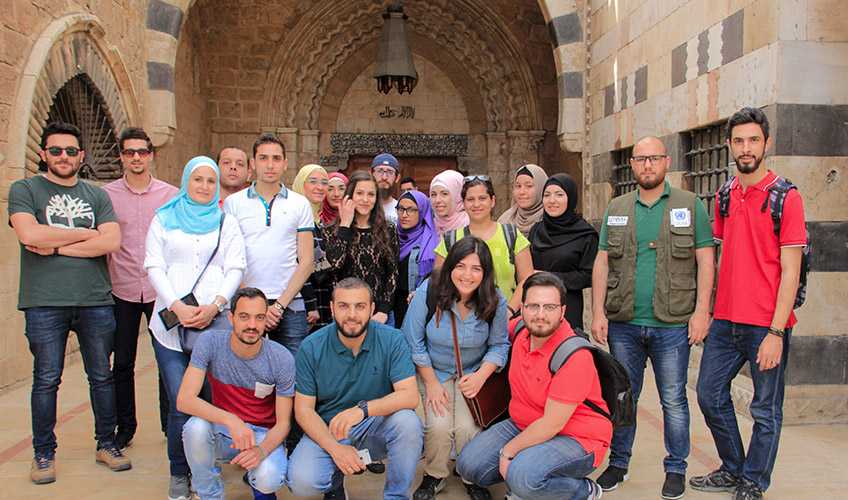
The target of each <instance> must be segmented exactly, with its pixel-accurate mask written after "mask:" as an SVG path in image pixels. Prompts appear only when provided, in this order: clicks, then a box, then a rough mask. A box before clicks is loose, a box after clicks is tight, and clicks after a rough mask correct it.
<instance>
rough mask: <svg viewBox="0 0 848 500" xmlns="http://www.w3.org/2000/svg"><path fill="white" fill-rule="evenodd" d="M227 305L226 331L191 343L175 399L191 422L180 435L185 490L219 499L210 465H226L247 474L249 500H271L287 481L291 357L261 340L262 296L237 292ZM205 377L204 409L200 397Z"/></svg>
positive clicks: (251, 291) (264, 310) (221, 491)
mask: <svg viewBox="0 0 848 500" xmlns="http://www.w3.org/2000/svg"><path fill="white" fill-rule="evenodd" d="M230 304H232V308H231V309H230V312H229V313H227V314H228V316H229V318H230V322H231V323H232V325H233V331H232V332H230V333H227V332H211V333H207V334H204V335H201V336H200V338H198V339H197V343H196V344H195V345H194V350H193V351H192V354H191V363H189V366H188V369H187V370H186V372H185V375H183V382H182V385H181V386H180V392H179V395H178V396H177V408H178V409H179V410H180V411H181V412H184V413H186V414H188V415H193V416H192V417H191V418H190V419H189V420H188V422H186V424H185V427H184V428H183V445H184V446H185V452H186V459H187V460H188V465H189V467H190V468H191V476H192V478H191V484H192V486H193V487H194V489H195V490H196V491H197V495H198V497H199V498H224V485H223V483H222V482H221V479H220V478H219V477H218V474H217V471H216V470H215V463H216V462H225V463H231V464H236V465H239V466H241V467H244V468H245V469H247V471H248V479H249V483H250V486H251V487H252V488H253V496H254V498H255V499H257V500H258V499H263V500H273V499H274V498H276V497H275V496H274V492H275V491H277V490H278V489H280V488H281V487H282V486H283V478H285V476H286V466H287V460H286V448H285V446H283V444H284V443H285V440H286V436H287V435H288V433H289V429H290V428H291V414H292V398H293V397H294V382H295V367H294V358H292V355H291V353H289V351H288V350H286V349H285V348H284V347H283V346H281V345H280V344H278V343H276V342H271V341H265V340H264V339H263V338H262V334H263V333H264V332H265V315H266V313H267V308H268V302H267V299H266V298H265V294H263V293H262V291H261V290H259V289H258V288H242V289H240V290H238V291H237V292H236V293H235V295H233V298H232V300H231V301H230ZM207 378H208V379H209V385H210V386H211V388H212V403H211V404H210V403H207V402H206V401H204V400H203V399H202V398H201V397H200V395H199V394H200V389H201V388H202V387H203V382H204V380H206V379H207Z"/></svg>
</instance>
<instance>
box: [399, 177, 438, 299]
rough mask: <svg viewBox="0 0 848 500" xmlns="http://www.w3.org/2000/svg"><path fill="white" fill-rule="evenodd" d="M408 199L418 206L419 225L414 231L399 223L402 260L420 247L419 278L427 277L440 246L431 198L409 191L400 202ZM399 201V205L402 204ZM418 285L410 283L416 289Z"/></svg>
mask: <svg viewBox="0 0 848 500" xmlns="http://www.w3.org/2000/svg"><path fill="white" fill-rule="evenodd" d="M404 198H408V199H411V200H412V201H414V202H415V204H416V205H418V224H416V225H415V227H413V228H412V229H403V228H402V227H400V223H398V226H397V229H398V243H399V244H400V260H403V259H405V258H406V257H407V256H408V255H409V252H411V251H412V249H413V248H415V247H416V246H418V245H420V246H421V248H420V250H419V251H418V259H417V260H416V262H418V276H419V281H420V278H422V277H423V276H426V275H427V273H429V272H430V271H431V270H432V269H433V265H434V264H435V263H436V253H435V250H436V247H437V246H438V245H439V236H438V234H437V233H436V223H435V221H434V220H433V209H432V207H431V206H430V198H428V197H427V195H426V194H424V193H422V192H421V191H416V190H412V191H407V192H406V193H403V196H401V197H400V200H402V199H404ZM400 200H398V203H400ZM415 285H417V283H410V284H409V286H410V287H414V286H415Z"/></svg>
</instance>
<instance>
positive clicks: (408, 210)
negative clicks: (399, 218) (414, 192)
mask: <svg viewBox="0 0 848 500" xmlns="http://www.w3.org/2000/svg"><path fill="white" fill-rule="evenodd" d="M397 213H398V215H400V214H403V213H407V214H409V215H415V214H417V213H418V209H417V208H415V207H409V208H403V207H397Z"/></svg>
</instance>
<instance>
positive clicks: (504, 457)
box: [498, 448, 515, 462]
mask: <svg viewBox="0 0 848 500" xmlns="http://www.w3.org/2000/svg"><path fill="white" fill-rule="evenodd" d="M498 456H499V457H501V458H503V459H504V460H506V461H507V462H512V459H513V458H515V457H510V456H507V454H506V453H505V452H504V451H503V448H501V449H500V450H498Z"/></svg>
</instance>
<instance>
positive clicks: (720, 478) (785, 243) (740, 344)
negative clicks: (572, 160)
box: [689, 108, 807, 500]
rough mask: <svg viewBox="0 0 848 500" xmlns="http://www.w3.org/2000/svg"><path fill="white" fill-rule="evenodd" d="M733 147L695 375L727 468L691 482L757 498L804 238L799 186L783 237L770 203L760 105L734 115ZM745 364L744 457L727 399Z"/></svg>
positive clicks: (778, 407)
mask: <svg viewBox="0 0 848 500" xmlns="http://www.w3.org/2000/svg"><path fill="white" fill-rule="evenodd" d="M727 145H728V146H729V147H730V152H731V153H732V155H733V158H734V159H735V160H736V169H737V170H738V171H739V176H738V177H736V178H735V179H733V180H732V182H731V184H730V194H729V204H728V206H727V211H726V212H724V213H725V214H726V215H722V211H720V210H718V209H717V210H716V217H715V223H714V228H715V236H716V240H718V241H722V247H723V251H722V253H721V272H720V273H719V279H718V288H717V289H716V301H715V312H714V319H713V322H712V325H711V326H710V335H709V337H707V340H706V341H705V342H704V354H703V356H702V358H701V371H700V375H699V377H698V404H699V405H700V407H701V411H702V412H703V414H704V420H705V421H706V423H707V427H709V428H710V431H711V432H712V435H713V439H714V440H715V444H716V448H717V450H718V456H719V458H720V459H721V467H720V468H719V469H718V470H716V471H713V472H712V473H710V474H707V475H706V476H699V477H693V478H692V479H691V480H690V481H689V484H690V485H691V486H692V488H694V489H696V490H701V491H733V499H734V500H760V499H761V498H762V497H763V491H765V490H766V489H767V488H768V486H769V484H770V482H771V472H772V470H773V469H774V461H775V458H776V456H777V446H778V441H779V439H780V428H781V423H782V421H783V393H784V389H785V378H784V372H785V370H786V361H787V359H788V355H789V337H790V334H791V331H792V327H793V326H794V325H795V323H796V322H797V320H796V319H795V314H794V313H793V312H792V306H793V304H794V301H795V295H796V293H797V290H798V280H799V275H800V269H801V254H802V250H803V247H804V245H805V244H806V242H807V237H806V229H805V225H804V207H803V205H802V202H801V196H800V195H799V194H798V190H797V189H790V190H789V191H788V192H787V193H786V195H785V198H784V202H783V215H782V217H781V218H780V219H779V220H780V225H779V234H775V223H774V220H773V219H772V214H771V210H770V209H769V210H767V209H766V208H767V207H769V206H770V204H769V201H768V198H769V196H770V193H771V190H770V188H772V187H774V186H775V185H776V184H777V183H778V182H780V181H781V179H780V178H779V177H778V176H777V175H775V174H774V173H772V172H771V171H770V170H767V169H766V168H765V167H764V166H762V162H763V157H764V156H765V152H766V151H767V150H768V148H769V146H771V139H770V138H769V123H768V120H767V119H766V116H765V114H764V113H763V112H762V110H760V109H756V108H742V109H740V110H739V111H737V112H736V113H734V114H733V116H731V117H730V120H729V121H728V123H727ZM716 206H717V207H718V206H719V204H718V199H717V200H716ZM746 363H747V364H748V367H749V369H750V374H751V381H752V382H753V384H754V396H753V398H752V401H751V408H750V409H751V417H752V418H753V419H754V430H753V433H752V436H751V443H750V445H749V446H748V452H747V454H746V453H745V448H744V447H743V445H742V437H741V436H740V435H739V426H738V424H737V423H736V413H735V411H734V408H733V402H732V401H731V398H730V385H731V382H732V380H733V379H734V378H735V377H736V375H737V374H738V373H739V370H740V369H741V368H742V366H744V365H745V364H746Z"/></svg>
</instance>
